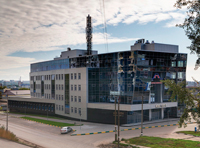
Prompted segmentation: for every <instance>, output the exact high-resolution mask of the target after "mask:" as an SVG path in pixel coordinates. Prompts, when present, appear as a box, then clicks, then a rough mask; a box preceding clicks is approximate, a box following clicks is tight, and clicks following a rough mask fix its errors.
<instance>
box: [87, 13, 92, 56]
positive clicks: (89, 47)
mask: <svg viewBox="0 0 200 148" xmlns="http://www.w3.org/2000/svg"><path fill="white" fill-rule="evenodd" d="M91 20H92V18H91V16H90V15H89V14H88V16H87V22H86V23H87V24H86V25H87V27H86V41H87V55H91V54H92V23H91Z"/></svg>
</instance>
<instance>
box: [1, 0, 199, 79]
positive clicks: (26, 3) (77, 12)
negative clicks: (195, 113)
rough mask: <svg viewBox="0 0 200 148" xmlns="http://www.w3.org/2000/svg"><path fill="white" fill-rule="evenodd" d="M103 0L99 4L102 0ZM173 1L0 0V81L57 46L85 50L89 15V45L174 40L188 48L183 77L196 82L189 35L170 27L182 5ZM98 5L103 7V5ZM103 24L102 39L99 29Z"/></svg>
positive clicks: (111, 47) (102, 49)
mask: <svg viewBox="0 0 200 148" xmlns="http://www.w3.org/2000/svg"><path fill="white" fill-rule="evenodd" d="M103 1H104V3H103ZM175 2H176V0H162V1H161V0H84V1H83V0H1V1H0V18H1V21H0V59H1V64H0V80H19V78H20V77H21V79H22V80H23V81H25V80H29V73H30V64H31V63H35V62H41V61H47V60H53V58H55V57H56V56H60V53H61V51H66V50H67V48H68V47H70V48H71V49H86V38H85V37H86V35H85V27H86V17H87V15H88V14H90V16H91V17H92V26H93V39H92V42H93V50H98V53H106V52H115V51H127V50H130V46H131V45H133V44H134V43H135V41H136V40H137V39H140V38H144V39H146V40H149V41H150V42H151V41H152V40H153V41H154V42H155V43H165V44H174V45H179V52H180V53H188V62H187V73H186V76H187V81H191V80H192V77H194V78H195V79H197V80H198V81H200V78H199V77H198V76H199V73H200V68H199V69H198V70H194V67H195V62H196V59H197V56H196V55H195V54H190V50H189V49H188V48H187V47H188V46H189V45H190V43H191V42H190V40H188V38H187V36H186V35H185V32H184V30H183V29H181V28H178V27H176V26H175V25H176V24H180V23H182V22H183V21H184V18H185V17H186V8H183V9H176V8H175V7H174V4H175ZM103 6H104V7H103ZM104 19H105V21H106V26H107V38H108V39H107V43H108V49H107V48H106V46H105V45H106V40H105V34H104V29H103V28H104V25H103V22H104Z"/></svg>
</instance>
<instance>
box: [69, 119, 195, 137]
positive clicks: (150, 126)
mask: <svg viewBox="0 0 200 148" xmlns="http://www.w3.org/2000/svg"><path fill="white" fill-rule="evenodd" d="M193 123H196V122H190V123H186V124H193ZM177 125H179V124H169V125H157V126H148V127H143V129H148V128H158V127H168V126H177ZM139 129H141V127H138V128H129V129H122V130H120V131H130V130H139ZM113 132H115V130H112V131H102V132H93V133H82V134H71V136H83V135H94V134H104V133H113ZM116 132H117V130H116Z"/></svg>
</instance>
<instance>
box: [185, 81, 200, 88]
mask: <svg viewBox="0 0 200 148" xmlns="http://www.w3.org/2000/svg"><path fill="white" fill-rule="evenodd" d="M199 83H200V82H199ZM197 86H198V84H197V83H196V82H194V81H187V85H186V87H197Z"/></svg>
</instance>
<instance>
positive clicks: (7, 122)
mask: <svg viewBox="0 0 200 148" xmlns="http://www.w3.org/2000/svg"><path fill="white" fill-rule="evenodd" d="M6 131H8V92H7V117H6Z"/></svg>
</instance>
